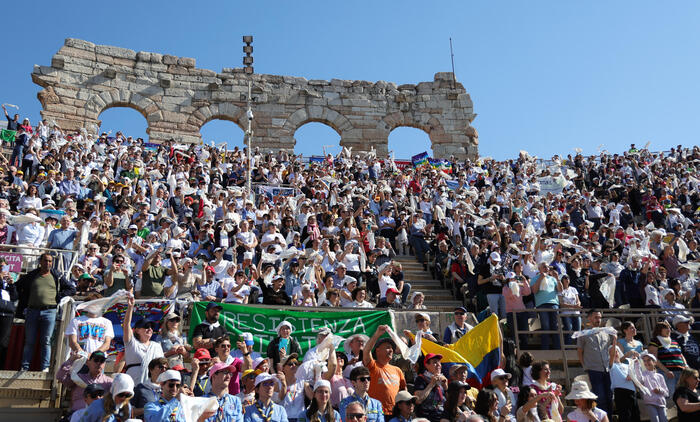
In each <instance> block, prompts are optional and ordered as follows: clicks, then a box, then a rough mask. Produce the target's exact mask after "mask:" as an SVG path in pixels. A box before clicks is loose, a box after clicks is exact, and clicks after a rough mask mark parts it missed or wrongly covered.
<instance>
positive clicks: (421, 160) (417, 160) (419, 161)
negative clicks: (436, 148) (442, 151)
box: [411, 151, 429, 168]
mask: <svg viewBox="0 0 700 422" xmlns="http://www.w3.org/2000/svg"><path fill="white" fill-rule="evenodd" d="M428 159H429V157H428V153H427V152H425V151H423V152H421V153H420V154H416V155H414V156H413V157H411V162H412V163H413V167H414V168H422V167H427V166H428V165H429V163H428Z"/></svg>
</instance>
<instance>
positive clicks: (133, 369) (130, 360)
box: [122, 296, 165, 384]
mask: <svg viewBox="0 0 700 422" xmlns="http://www.w3.org/2000/svg"><path fill="white" fill-rule="evenodd" d="M127 303H128V305H129V306H128V307H127V308H126V313H125V314H124V322H123V323H122V329H123V331H124V334H123V339H124V363H125V364H126V366H125V369H126V373H127V374H128V375H129V376H131V378H132V379H133V380H134V384H139V383H142V382H145V381H146V380H148V364H149V363H150V362H151V360H153V359H156V358H162V357H165V356H164V354H163V348H162V347H161V345H160V343H157V342H155V341H151V337H152V336H153V327H154V325H155V323H154V322H152V321H146V320H145V319H141V320H139V321H136V324H135V325H134V328H133V329H132V328H131V317H132V316H133V314H134V303H135V301H134V297H133V296H130V297H129V299H128V302H127Z"/></svg>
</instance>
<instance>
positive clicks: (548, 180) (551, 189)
mask: <svg viewBox="0 0 700 422" xmlns="http://www.w3.org/2000/svg"><path fill="white" fill-rule="evenodd" d="M537 182H538V183H539V184H540V195H546V194H548V193H551V194H552V195H558V194H560V193H562V191H563V190H564V187H565V186H566V179H564V178H563V177H552V176H546V177H538V178H537Z"/></svg>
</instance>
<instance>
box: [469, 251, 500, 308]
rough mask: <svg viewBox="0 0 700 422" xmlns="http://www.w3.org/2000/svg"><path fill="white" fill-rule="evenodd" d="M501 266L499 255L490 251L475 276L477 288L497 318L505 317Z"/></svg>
mask: <svg viewBox="0 0 700 422" xmlns="http://www.w3.org/2000/svg"><path fill="white" fill-rule="evenodd" d="M502 271H503V268H501V255H500V254H499V253H498V252H491V254H490V255H489V258H488V260H487V261H486V262H484V263H483V264H482V265H481V267H480V268H479V275H478V277H477V280H476V283H477V286H478V287H477V289H479V290H480V291H481V293H482V294H483V295H485V296H486V300H487V301H488V303H489V308H490V309H491V312H493V313H494V314H496V315H498V319H503V318H505V317H506V299H505V297H504V296H503V282H504V281H505V277H504V275H503V273H502Z"/></svg>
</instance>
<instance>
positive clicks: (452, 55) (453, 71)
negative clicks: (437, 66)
mask: <svg viewBox="0 0 700 422" xmlns="http://www.w3.org/2000/svg"><path fill="white" fill-rule="evenodd" d="M450 59H451V60H452V89H455V84H456V83H457V79H456V78H455V54H454V52H453V51H452V37H450Z"/></svg>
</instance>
